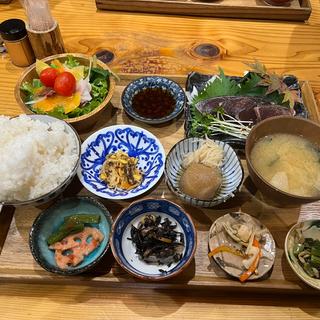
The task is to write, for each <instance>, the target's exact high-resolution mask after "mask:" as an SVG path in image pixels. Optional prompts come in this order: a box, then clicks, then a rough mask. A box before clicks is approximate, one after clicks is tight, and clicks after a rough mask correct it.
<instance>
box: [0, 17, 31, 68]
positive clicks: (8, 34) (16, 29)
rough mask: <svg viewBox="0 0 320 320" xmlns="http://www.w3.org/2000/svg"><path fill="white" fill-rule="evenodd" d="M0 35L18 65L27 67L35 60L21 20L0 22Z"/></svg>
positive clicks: (13, 61) (12, 59)
mask: <svg viewBox="0 0 320 320" xmlns="http://www.w3.org/2000/svg"><path fill="white" fill-rule="evenodd" d="M0 35H1V37H2V39H3V41H4V43H5V46H6V48H7V50H8V53H9V55H10V58H11V61H12V63H13V64H15V65H16V66H18V67H27V66H29V65H30V64H32V63H33V62H34V61H35V57H34V53H33V50H32V47H31V45H30V42H29V38H28V35H27V30H26V26H25V23H24V21H23V20H20V19H9V20H6V21H3V22H2V23H1V24H0Z"/></svg>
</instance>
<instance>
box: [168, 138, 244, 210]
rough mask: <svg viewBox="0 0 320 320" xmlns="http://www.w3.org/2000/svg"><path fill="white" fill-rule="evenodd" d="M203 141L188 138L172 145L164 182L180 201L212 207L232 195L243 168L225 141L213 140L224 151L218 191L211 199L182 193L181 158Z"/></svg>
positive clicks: (239, 182) (241, 175)
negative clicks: (220, 182) (200, 198)
mask: <svg viewBox="0 0 320 320" xmlns="http://www.w3.org/2000/svg"><path fill="white" fill-rule="evenodd" d="M203 141H205V140H204V139H200V138H188V139H184V140H181V141H179V142H178V143H177V144H176V145H174V146H173V148H172V149H171V150H170V152H169V154H168V156H167V159H166V165H165V175H166V183H167V185H168V187H169V189H170V190H171V191H172V192H173V193H174V194H175V195H176V196H177V197H178V198H179V199H181V200H182V201H184V202H186V203H188V204H190V205H193V206H198V207H214V206H216V205H218V204H220V203H223V202H225V201H227V200H228V199H229V198H232V197H234V194H235V192H237V190H238V188H239V186H240V185H241V182H242V179H243V169H242V167H241V163H240V160H239V158H238V157H237V155H236V153H235V151H234V150H233V149H232V148H231V147H230V146H229V145H228V144H227V143H225V142H222V141H215V142H216V143H217V144H218V145H220V146H221V147H222V148H223V153H224V159H223V164H222V167H221V171H222V184H221V187H220V189H219V191H218V193H217V194H216V195H215V197H214V198H213V199H212V200H199V199H196V198H192V197H190V196H188V195H186V194H185V193H183V192H182V191H181V190H180V178H181V174H182V172H183V168H182V162H183V159H184V157H185V156H186V154H187V153H189V152H193V151H195V150H197V149H198V148H199V147H200V146H201V144H202V143H203Z"/></svg>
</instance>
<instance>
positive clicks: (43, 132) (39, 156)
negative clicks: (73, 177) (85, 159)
mask: <svg viewBox="0 0 320 320" xmlns="http://www.w3.org/2000/svg"><path fill="white" fill-rule="evenodd" d="M76 144H77V141H76V138H75V136H74V135H72V134H70V133H67V132H65V125H64V124H63V123H62V122H60V121H57V122H53V123H51V124H46V123H43V122H41V121H39V120H33V119H31V118H30V117H27V116H25V115H22V116H19V117H17V118H12V119H10V118H9V117H5V116H0V200H1V201H8V200H9V201H12V200H21V201H23V200H31V199H34V198H37V197H39V196H42V195H44V194H46V193H48V192H50V191H52V190H53V189H55V188H56V187H57V186H58V185H60V184H61V183H62V182H63V181H64V180H65V179H66V178H67V177H68V176H69V175H70V173H71V171H72V169H73V168H74V166H75V163H76V161H77V157H78V155H77V149H76Z"/></svg>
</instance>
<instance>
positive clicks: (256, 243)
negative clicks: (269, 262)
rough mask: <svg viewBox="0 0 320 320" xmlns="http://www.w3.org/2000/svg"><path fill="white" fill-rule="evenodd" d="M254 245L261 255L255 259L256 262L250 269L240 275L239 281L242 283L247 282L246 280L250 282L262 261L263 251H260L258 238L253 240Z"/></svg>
mask: <svg viewBox="0 0 320 320" xmlns="http://www.w3.org/2000/svg"><path fill="white" fill-rule="evenodd" d="M252 245H253V246H254V247H257V248H259V253H258V254H257V257H256V258H255V259H254V261H253V262H252V264H251V266H250V267H249V269H248V270H247V271H245V272H243V273H242V274H241V275H240V277H239V279H240V281H241V282H245V281H246V280H248V278H249V277H250V276H251V275H252V274H253V273H254V272H255V271H256V269H257V267H258V264H259V261H260V254H261V249H260V243H259V241H258V240H257V239H256V238H253V241H252Z"/></svg>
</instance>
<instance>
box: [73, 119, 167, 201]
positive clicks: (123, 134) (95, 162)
mask: <svg viewBox="0 0 320 320" xmlns="http://www.w3.org/2000/svg"><path fill="white" fill-rule="evenodd" d="M118 150H122V151H125V152H127V153H128V154H129V156H130V157H137V158H138V168H139V169H140V170H141V171H142V173H143V180H142V182H141V184H140V185H139V186H137V187H136V188H134V189H131V190H120V189H110V188H109V187H108V185H107V184H106V183H105V182H104V181H103V180H101V179H100V171H101V167H102V165H103V163H104V161H105V159H106V156H107V155H108V154H110V153H114V152H116V151H118ZM165 158H166V156H165V152H164V149H163V147H162V144H161V143H160V141H159V140H158V139H157V138H156V137H155V136H154V135H153V134H152V133H150V132H149V131H147V130H145V129H142V128H139V127H135V126H128V125H116V126H110V127H107V128H103V129H101V130H99V131H97V132H95V133H94V134H92V135H91V136H90V137H89V138H87V139H86V140H85V141H84V142H83V144H82V152H81V157H80V166H79V169H78V177H79V179H80V181H81V183H82V184H83V186H84V187H85V188H86V189H88V190H89V191H91V192H92V193H94V194H96V195H97V196H99V197H102V198H106V199H129V198H132V197H136V196H138V195H141V194H143V193H145V192H146V191H148V190H149V189H151V188H152V187H153V186H154V185H155V184H156V183H157V182H158V181H159V179H160V178H161V176H162V174H163V170H164V162H165Z"/></svg>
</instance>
